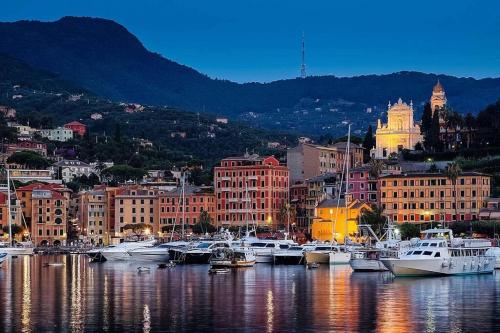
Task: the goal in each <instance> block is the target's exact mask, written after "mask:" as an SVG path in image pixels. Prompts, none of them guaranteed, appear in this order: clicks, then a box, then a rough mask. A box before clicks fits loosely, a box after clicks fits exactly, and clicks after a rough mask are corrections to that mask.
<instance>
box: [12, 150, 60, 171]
mask: <svg viewBox="0 0 500 333" xmlns="http://www.w3.org/2000/svg"><path fill="white" fill-rule="evenodd" d="M7 163H15V164H19V165H22V166H24V167H25V168H27V169H45V168H47V167H48V166H49V165H50V164H51V163H50V162H49V161H48V160H47V159H46V158H45V157H43V156H42V155H40V154H38V153H35V152H33V151H29V150H24V151H18V152H15V153H14V154H12V155H10V157H9V158H8V159H7Z"/></svg>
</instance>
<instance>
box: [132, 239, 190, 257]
mask: <svg viewBox="0 0 500 333" xmlns="http://www.w3.org/2000/svg"><path fill="white" fill-rule="evenodd" d="M187 244H188V243H186V242H170V243H165V244H160V245H157V246H153V247H142V248H137V249H132V250H129V251H128V254H129V255H130V256H131V257H132V258H131V259H132V260H142V261H158V262H168V261H169V260H170V258H171V257H170V252H171V251H172V250H175V249H184V248H185V247H186V246H187Z"/></svg>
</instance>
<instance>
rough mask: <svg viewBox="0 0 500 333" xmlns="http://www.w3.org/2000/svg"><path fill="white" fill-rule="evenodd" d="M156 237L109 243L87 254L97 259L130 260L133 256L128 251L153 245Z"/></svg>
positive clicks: (92, 258)
mask: <svg viewBox="0 0 500 333" xmlns="http://www.w3.org/2000/svg"><path fill="white" fill-rule="evenodd" d="M155 242H156V241H155V240H154V239H150V240H145V241H138V242H123V243H120V244H116V245H108V246H106V247H104V248H102V249H96V250H90V251H87V256H89V257H90V259H91V260H95V261H106V260H109V261H121V260H130V259H131V256H130V254H129V253H128V251H131V250H134V249H139V248H146V247H152V246H153V245H154V244H155Z"/></svg>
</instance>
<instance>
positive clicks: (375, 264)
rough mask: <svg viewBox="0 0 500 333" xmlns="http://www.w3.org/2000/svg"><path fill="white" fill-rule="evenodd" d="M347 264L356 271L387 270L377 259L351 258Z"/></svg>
mask: <svg viewBox="0 0 500 333" xmlns="http://www.w3.org/2000/svg"><path fill="white" fill-rule="evenodd" d="M349 265H351V268H352V269H353V270H354V271H356V272H383V271H388V270H389V269H388V268H387V267H385V265H384V264H383V263H382V262H381V261H380V260H378V259H351V260H350V261H349Z"/></svg>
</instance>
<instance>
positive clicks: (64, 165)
mask: <svg viewBox="0 0 500 333" xmlns="http://www.w3.org/2000/svg"><path fill="white" fill-rule="evenodd" d="M54 168H55V171H56V173H57V175H58V178H60V179H62V180H63V181H64V182H70V181H71V180H73V177H81V176H83V175H85V176H87V177H88V176H90V174H91V173H93V171H94V169H93V168H92V166H91V165H89V164H87V163H85V162H82V161H79V160H62V161H59V162H57V163H55V164H54Z"/></svg>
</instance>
